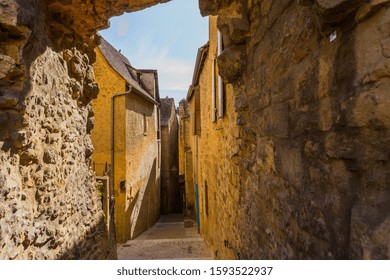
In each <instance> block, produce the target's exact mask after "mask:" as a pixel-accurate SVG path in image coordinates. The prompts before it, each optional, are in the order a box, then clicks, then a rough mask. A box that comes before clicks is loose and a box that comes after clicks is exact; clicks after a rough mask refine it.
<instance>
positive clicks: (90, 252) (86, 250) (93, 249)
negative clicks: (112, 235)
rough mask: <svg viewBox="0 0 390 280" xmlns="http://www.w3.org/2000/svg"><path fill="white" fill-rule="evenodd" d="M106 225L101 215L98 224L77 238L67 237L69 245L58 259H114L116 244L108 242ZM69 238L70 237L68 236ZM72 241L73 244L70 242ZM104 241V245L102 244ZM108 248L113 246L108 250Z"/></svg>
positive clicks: (115, 257) (115, 256)
mask: <svg viewBox="0 0 390 280" xmlns="http://www.w3.org/2000/svg"><path fill="white" fill-rule="evenodd" d="M106 231H107V230H106V225H105V222H104V218H103V217H102V218H101V219H100V220H99V221H98V224H97V225H95V226H93V227H91V228H90V229H89V230H88V231H87V232H85V233H82V234H81V236H80V238H79V239H77V240H72V239H67V242H68V243H69V245H68V246H67V248H68V249H66V252H63V253H62V254H60V256H59V257H58V259H59V260H110V259H111V260H116V259H117V254H116V246H112V244H108V243H109V242H111V241H112V240H113V239H111V241H110V240H109V239H108V238H107V237H106V236H107V232H106ZM68 238H70V237H68ZM72 242H73V244H71V243H72ZM104 243H106V244H105V245H104V246H102V244H104ZM108 248H114V249H111V250H108Z"/></svg>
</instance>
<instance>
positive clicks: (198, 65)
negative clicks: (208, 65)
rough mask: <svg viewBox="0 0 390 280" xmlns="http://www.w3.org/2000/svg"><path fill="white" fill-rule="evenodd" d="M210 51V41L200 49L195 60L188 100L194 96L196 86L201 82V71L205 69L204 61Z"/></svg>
mask: <svg viewBox="0 0 390 280" xmlns="http://www.w3.org/2000/svg"><path fill="white" fill-rule="evenodd" d="M208 51H209V43H208V42H207V43H206V44H204V45H203V46H202V47H200V48H199V49H198V54H197V56H196V62H195V69H194V74H193V77H192V85H191V86H190V88H189V89H188V93H187V100H190V99H191V98H192V94H193V92H194V88H195V87H196V86H197V85H198V84H199V78H200V73H201V72H202V70H203V66H204V62H205V60H206V58H207V54H208Z"/></svg>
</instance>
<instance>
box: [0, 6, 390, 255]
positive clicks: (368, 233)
mask: <svg viewBox="0 0 390 280" xmlns="http://www.w3.org/2000/svg"><path fill="white" fill-rule="evenodd" d="M159 2H166V1H157V0H143V1H130V0H119V1H109V0H101V1H94V2H93V3H91V2H90V1H86V0H70V1H62V0H59V1H50V3H49V4H47V1H43V0H27V1H22V0H2V1H1V10H0V13H1V14H0V15H1V16H0V38H1V44H0V55H1V56H0V66H1V67H0V69H1V70H0V115H1V118H0V146H1V150H0V163H1V164H0V186H1V190H0V192H1V194H0V205H1V206H0V207H1V208H0V227H1V230H0V247H1V248H2V250H1V255H0V258H2V259H18V258H39V259H44V258H113V257H114V253H113V250H112V248H113V247H112V246H111V247H110V245H109V242H108V240H107V238H106V236H107V233H106V232H105V227H104V222H103V217H102V211H101V205H100V203H99V200H98V195H97V190H96V188H95V186H94V178H93V175H92V173H91V171H90V168H89V165H90V161H91V154H92V146H91V141H90V138H89V130H90V129H91V125H92V121H91V117H92V115H93V114H92V110H91V106H90V105H89V101H90V100H91V99H92V98H94V97H96V94H97V86H96V83H94V81H93V71H92V68H91V64H92V63H93V61H94V59H95V57H94V52H93V49H94V47H95V46H96V44H97V43H98V38H97V37H96V36H95V33H96V30H97V29H100V28H104V27H107V26H108V18H109V17H111V16H114V15H119V14H121V13H123V12H125V11H126V12H130V11H135V10H139V9H141V8H145V7H147V6H150V5H153V4H157V3H159ZM199 2H200V7H201V11H202V13H203V14H205V15H206V14H218V15H219V20H218V25H219V28H220V30H221V31H222V34H223V35H224V40H225V47H226V49H225V51H224V52H223V53H222V55H221V56H220V57H219V59H218V64H219V67H220V74H221V75H222V76H223V77H224V79H225V80H226V82H228V83H230V84H231V85H232V86H233V92H234V95H232V96H230V98H231V99H232V100H233V102H232V103H231V106H233V107H234V110H235V113H236V114H237V116H235V117H234V120H235V123H236V124H237V126H236V125H234V126H233V125H232V126H230V124H229V128H228V129H226V132H223V133H222V137H224V135H226V136H229V137H233V136H234V137H235V140H234V141H232V143H236V144H237V145H235V146H233V148H234V149H233V150H232V151H233V152H234V151H237V152H236V153H234V154H232V158H231V159H229V158H226V159H223V162H224V164H223V165H226V166H237V167H238V170H239V173H238V174H237V176H233V177H232V178H234V180H236V182H234V183H233V185H234V186H237V187H236V188H231V189H228V184H226V183H227V182H228V178H229V176H225V177H221V179H220V181H219V182H218V184H217V185H215V188H216V190H217V191H216V192H215V205H214V206H211V205H210V207H215V211H219V213H223V219H224V220H223V222H220V221H219V219H216V221H218V223H219V224H218V231H216V232H215V233H210V234H209V235H208V236H206V239H207V242H208V243H209V244H210V245H211V246H212V247H213V248H214V249H215V252H216V254H215V255H216V257H217V258H227V257H229V258H231V257H232V253H231V250H228V249H227V248H224V247H223V245H224V241H225V240H227V241H229V244H231V245H232V247H233V248H235V250H236V251H237V252H240V253H241V255H242V256H243V257H245V258H304V259H305V258H371V259H375V258H389V249H388V248H389V239H388V236H389V231H390V229H389V223H390V222H389V219H390V218H389V217H390V214H389V213H390V209H389V203H388V201H389V188H388V185H389V181H390V178H389V172H388V170H389V146H390V145H389V133H388V129H389V125H390V117H389V112H390V110H389V106H390V105H389V104H390V102H389V97H388V94H387V93H388V88H389V75H390V74H389V56H390V55H389V48H388V46H389V42H388V38H389V33H390V28H389V26H390V25H389V13H390V10H389V1H386V0H371V1H368V0H367V1H363V0H361V1H360V0H358V1H355V0H329V1H325V0H297V1H293V0H274V1H271V0H221V1H214V0H200V1H199ZM334 31H337V38H336V40H334V41H333V42H330V40H329V35H330V34H331V33H332V32H334ZM227 99H228V98H227ZM228 108H229V107H228ZM232 114H233V113H232ZM232 118H233V117H232ZM232 123H233V122H232ZM237 128H238V131H237ZM222 139H223V138H222ZM229 139H232V138H229ZM218 141H219V140H218ZM221 149H222V148H221ZM224 149H226V148H224ZM219 162H220V161H215V162H214V163H213V164H210V165H213V166H216V165H215V163H219ZM225 163H226V164H225ZM189 164H190V163H189ZM215 168H216V167H215ZM222 170H224V169H222ZM229 170H230V169H226V171H225V172H224V174H229V173H228V172H230V171H229ZM232 170H233V169H232ZM186 175H187V174H186ZM214 175H215V174H214ZM221 209H223V210H221ZM221 232H223V233H224V235H220V234H219V233H221ZM218 234H219V235H218ZM225 244H226V243H225Z"/></svg>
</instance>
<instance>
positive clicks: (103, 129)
mask: <svg viewBox="0 0 390 280" xmlns="http://www.w3.org/2000/svg"><path fill="white" fill-rule="evenodd" d="M95 52H96V62H95V63H94V65H93V67H94V69H95V79H96V82H97V84H98V85H99V90H100V91H99V96H98V98H97V99H94V100H93V101H92V106H93V110H94V121H95V126H94V129H93V130H92V131H91V139H92V143H93V146H94V152H93V155H92V159H93V161H94V162H95V166H96V171H97V172H98V173H100V172H101V170H103V169H104V166H105V163H108V164H110V163H111V99H112V96H113V95H114V94H118V93H123V92H125V91H126V81H125V79H123V77H121V75H119V74H118V72H116V71H115V70H114V69H112V67H111V66H110V65H109V64H108V62H107V60H106V59H105V57H104V55H103V54H102V52H101V51H100V50H99V48H96V49H95ZM115 132H117V131H116V130H115ZM98 175H100V176H101V175H103V174H98Z"/></svg>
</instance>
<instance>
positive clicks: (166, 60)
mask: <svg viewBox="0 0 390 280" xmlns="http://www.w3.org/2000/svg"><path fill="white" fill-rule="evenodd" d="M179 36H180V34H178V36H176V39H175V40H173V41H172V42H171V44H170V46H163V47H162V48H158V47H157V46H156V44H154V43H153V40H152V38H153V36H152V35H151V34H145V35H144V36H143V37H142V39H141V40H140V41H139V42H137V44H136V45H137V48H136V49H133V50H132V51H130V55H129V58H130V62H131V63H132V64H133V66H134V67H136V68H149V69H157V70H158V75H159V82H160V89H161V90H187V89H188V87H189V85H190V84H191V82H192V73H193V67H194V66H193V65H192V63H193V62H192V63H190V62H188V61H187V60H184V59H179V58H175V57H174V56H173V55H172V54H171V52H170V51H171V46H172V45H173V44H174V43H175V41H176V40H177V38H179Z"/></svg>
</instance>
